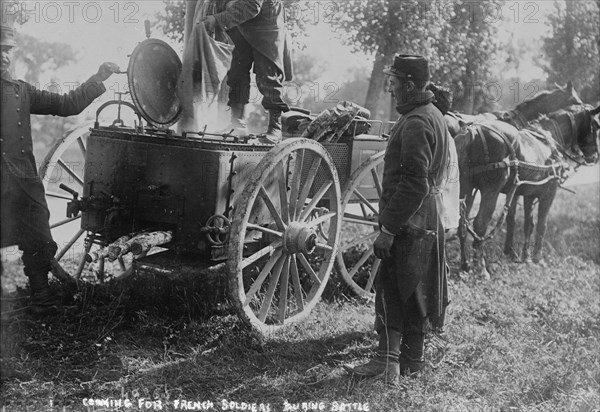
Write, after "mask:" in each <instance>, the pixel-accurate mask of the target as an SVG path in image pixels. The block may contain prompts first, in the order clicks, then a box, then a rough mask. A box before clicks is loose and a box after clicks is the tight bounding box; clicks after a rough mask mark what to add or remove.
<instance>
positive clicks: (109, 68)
mask: <svg viewBox="0 0 600 412" xmlns="http://www.w3.org/2000/svg"><path fill="white" fill-rule="evenodd" d="M118 71H119V66H117V65H116V64H115V63H111V62H104V63H102V64H101V65H100V67H99V68H98V73H96V78H97V79H98V80H99V81H101V82H103V81H104V80H106V79H108V78H109V77H110V76H111V75H112V74H113V73H116V72H118Z"/></svg>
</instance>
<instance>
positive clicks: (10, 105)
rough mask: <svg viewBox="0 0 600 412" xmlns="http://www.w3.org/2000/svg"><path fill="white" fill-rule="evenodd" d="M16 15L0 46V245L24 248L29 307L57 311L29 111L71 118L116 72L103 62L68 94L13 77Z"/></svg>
mask: <svg viewBox="0 0 600 412" xmlns="http://www.w3.org/2000/svg"><path fill="white" fill-rule="evenodd" d="M10 17H14V15H13V16H11V15H7V14H6V13H3V16H2V24H1V27H0V28H1V37H0V43H1V46H2V66H1V68H2V123H1V134H0V147H1V151H2V162H1V168H2V169H1V177H2V183H1V189H2V198H1V199H2V208H1V222H0V224H1V228H2V229H1V236H0V241H1V245H2V247H7V246H12V245H15V244H16V245H18V247H19V249H20V250H22V251H23V256H22V260H23V264H24V272H25V275H26V276H27V277H28V278H29V288H30V290H31V306H30V310H31V312H32V313H33V314H38V315H45V314H50V313H52V312H55V311H56V309H57V305H58V303H59V300H58V298H57V297H56V296H53V295H52V293H51V291H50V287H49V286H48V272H49V271H50V269H51V264H52V261H53V259H54V254H55V253H56V250H57V245H56V243H55V242H54V240H53V239H52V235H51V233H50V225H49V221H48V219H49V217H50V212H49V210H48V206H47V204H46V198H45V194H44V186H43V184H42V181H41V179H40V177H39V176H38V174H37V171H36V163H35V158H34V156H33V143H32V139H31V123H30V118H29V117H30V114H52V115H57V116H63V117H66V116H71V115H76V114H79V113H81V112H82V111H83V109H85V108H86V107H87V106H88V105H90V103H92V102H93V101H94V99H96V98H97V97H98V96H100V95H101V94H102V93H104V92H105V91H106V88H105V87H104V85H103V84H102V82H103V81H104V80H106V79H108V77H110V75H111V74H112V73H114V72H115V71H117V70H118V67H117V65H116V64H114V63H103V64H102V65H101V66H100V68H99V69H98V73H96V74H94V75H93V76H92V77H90V78H89V80H88V81H86V82H85V83H83V84H82V85H80V86H79V87H78V88H76V89H75V90H73V91H71V92H69V93H68V94H64V95H60V94H57V93H51V92H48V91H43V90H38V89H36V88H35V87H34V86H32V85H30V84H28V83H26V82H24V81H21V80H13V79H12V77H11V74H10V63H11V61H10V53H11V51H12V50H13V48H14V47H15V46H16V42H15V39H14V29H13V21H14V19H13V20H12V21H8V18H10Z"/></svg>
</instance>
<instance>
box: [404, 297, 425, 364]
mask: <svg viewBox="0 0 600 412" xmlns="http://www.w3.org/2000/svg"><path fill="white" fill-rule="evenodd" d="M417 299H418V298H417V293H414V294H413V295H412V296H411V297H410V298H409V299H408V300H407V301H406V303H405V305H404V308H403V311H402V313H403V316H404V319H403V325H404V330H403V333H402V346H401V348H400V372H401V373H402V375H412V374H414V373H417V372H419V371H421V370H422V369H423V367H424V365H425V356H424V354H425V318H424V317H423V315H422V313H421V310H420V309H419V304H418V302H417Z"/></svg>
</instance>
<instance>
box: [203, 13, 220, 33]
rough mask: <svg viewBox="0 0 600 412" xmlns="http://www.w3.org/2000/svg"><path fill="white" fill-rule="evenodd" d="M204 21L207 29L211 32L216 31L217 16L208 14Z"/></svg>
mask: <svg viewBox="0 0 600 412" xmlns="http://www.w3.org/2000/svg"><path fill="white" fill-rule="evenodd" d="M203 23H204V27H205V28H206V31H207V32H208V33H209V34H212V33H214V32H215V28H216V27H217V19H215V16H206V18H205V19H204V20H203Z"/></svg>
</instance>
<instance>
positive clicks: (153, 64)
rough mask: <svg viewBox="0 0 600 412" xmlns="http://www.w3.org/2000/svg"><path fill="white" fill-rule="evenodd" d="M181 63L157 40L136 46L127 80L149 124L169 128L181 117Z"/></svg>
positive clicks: (133, 96)
mask: <svg viewBox="0 0 600 412" xmlns="http://www.w3.org/2000/svg"><path fill="white" fill-rule="evenodd" d="M180 74H181V60H180V59H179V56H177V53H175V50H173V49H172V48H171V47H170V46H169V45H168V44H167V43H165V42H164V41H162V40H158V39H147V40H144V41H143V42H141V43H140V44H138V45H137V47H136V48H135V49H134V50H133V53H132V54H131V57H130V58H129V67H128V68H127V80H128V82H129V91H130V92H131V97H132V99H133V103H134V104H135V106H136V107H137V108H138V110H139V111H140V113H141V115H142V117H143V118H144V119H146V121H147V122H148V123H150V124H151V125H153V126H156V127H168V126H170V125H172V124H174V123H175V122H176V121H177V120H178V119H179V117H180V116H181V110H182V107H181V102H180V101H179V97H178V96H177V83H178V81H179V75H180Z"/></svg>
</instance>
